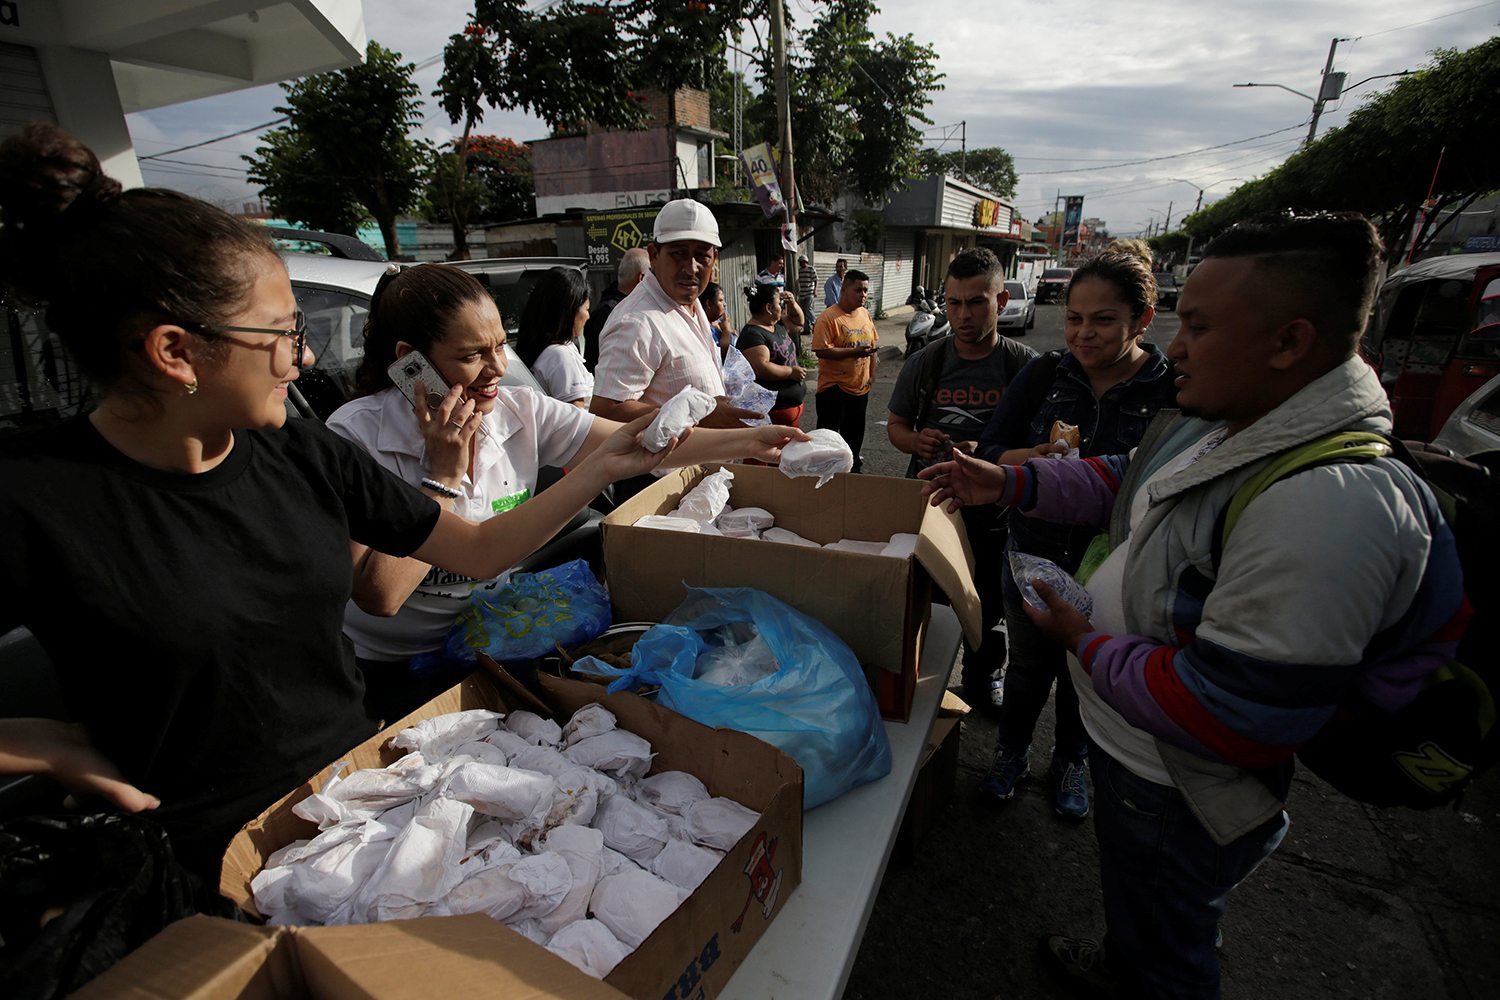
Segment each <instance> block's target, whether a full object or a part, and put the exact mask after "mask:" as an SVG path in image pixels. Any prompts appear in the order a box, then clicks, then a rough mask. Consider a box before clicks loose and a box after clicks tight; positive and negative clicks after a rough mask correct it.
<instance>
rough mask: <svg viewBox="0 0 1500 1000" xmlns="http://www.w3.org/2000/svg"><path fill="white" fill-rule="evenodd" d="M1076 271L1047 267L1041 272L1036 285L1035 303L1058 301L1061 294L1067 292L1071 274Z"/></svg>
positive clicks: (1073, 268) (1071, 268)
mask: <svg viewBox="0 0 1500 1000" xmlns="http://www.w3.org/2000/svg"><path fill="white" fill-rule="evenodd" d="M1076 270H1078V269H1077V268H1076V267H1049V268H1047V269H1046V270H1045V271H1043V272H1042V276H1041V278H1040V279H1039V280H1038V281H1037V283H1036V301H1037V302H1058V301H1060V300H1061V299H1062V296H1063V292H1065V291H1067V290H1068V282H1070V281H1072V280H1073V272H1074V271H1076Z"/></svg>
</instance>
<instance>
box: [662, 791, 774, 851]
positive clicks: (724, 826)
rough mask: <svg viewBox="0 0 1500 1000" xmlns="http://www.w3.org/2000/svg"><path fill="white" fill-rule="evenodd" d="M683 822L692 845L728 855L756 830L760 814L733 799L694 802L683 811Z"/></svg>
mask: <svg viewBox="0 0 1500 1000" xmlns="http://www.w3.org/2000/svg"><path fill="white" fill-rule="evenodd" d="M682 818H683V819H684V820H686V821H687V829H688V831H689V833H690V836H689V838H688V839H690V840H692V841H693V843H695V844H701V845H702V846H704V847H715V848H718V849H719V850H721V851H727V850H729V849H730V848H731V847H733V846H734V845H735V844H737V843H739V840H740V838H741V837H743V836H744V835H745V834H746V833H748V832H749V831H750V829H751V828H752V827H754V826H755V821H756V820H758V819H760V814H759V813H757V812H756V811H755V810H754V809H749V808H746V807H745V806H742V805H740V804H739V803H738V802H736V801H734V800H733V799H726V798H712V799H704V800H703V801H702V802H694V803H693V804H692V805H690V806H688V807H687V809H685V810H683V813H682ZM663 846H665V845H663Z"/></svg>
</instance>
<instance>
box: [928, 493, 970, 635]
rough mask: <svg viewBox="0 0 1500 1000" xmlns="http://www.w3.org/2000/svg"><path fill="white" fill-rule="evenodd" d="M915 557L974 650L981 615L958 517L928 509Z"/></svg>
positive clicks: (931, 508) (938, 510)
mask: <svg viewBox="0 0 1500 1000" xmlns="http://www.w3.org/2000/svg"><path fill="white" fill-rule="evenodd" d="M916 556H917V561H918V562H919V563H921V564H922V568H923V569H925V570H927V572H928V574H929V575H930V576H931V577H932V582H933V583H934V584H936V585H937V586H938V588H939V589H941V590H942V591H943V593H945V594H947V595H948V603H949V604H951V605H953V612H954V614H956V615H958V623H959V624H960V625H962V626H963V630H964V638H965V639H967V640H968V641H969V646H970V648H978V646H979V643H980V641H981V640H982V639H983V638H984V615H983V613H982V612H981V611H980V607H979V591H978V589H976V588H975V586H974V556H973V554H972V553H971V552H970V550H969V538H968V535H967V534H966V533H965V532H964V529H963V521H962V520H961V519H960V518H959V516H958V515H957V514H949V513H948V512H947V511H945V510H943V509H941V508H938V507H928V508H927V513H926V515H925V516H924V517H923V520H922V535H921V537H920V538H918V539H917V549H916Z"/></svg>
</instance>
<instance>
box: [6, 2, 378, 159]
mask: <svg viewBox="0 0 1500 1000" xmlns="http://www.w3.org/2000/svg"><path fill="white" fill-rule="evenodd" d="M364 53H365V19H364V8H363V6H362V4H361V0H283V2H279V3H266V2H264V0H260V2H257V0H0V139H3V138H4V137H6V136H10V135H14V134H15V133H16V132H19V131H20V130H21V128H22V127H24V126H25V125H26V124H27V123H28V122H32V121H39V120H40V121H51V122H56V123H57V124H59V125H61V126H62V127H63V128H65V129H67V130H68V131H69V132H71V133H73V134H74V135H76V136H77V137H78V138H80V139H82V140H83V141H84V142H86V143H87V144H88V145H89V147H90V148H92V149H93V150H94V152H95V153H97V154H98V155H99V159H100V160H101V161H102V162H103V164H104V171H105V173H107V174H109V175H110V176H111V177H114V178H116V179H118V180H119V181H120V182H121V183H123V184H125V186H126V187H133V186H135V187H138V186H140V184H141V171H140V166H139V164H138V163H137V162H136V154H135V149H134V147H133V146H132V144H131V140H130V132H129V130H128V129H127V128H126V125H125V115H127V114H129V113H130V112H133V111H149V110H150V109H152V108H159V107H163V106H165V105H169V104H178V103H181V102H183V101H192V100H196V99H198V98H200V97H211V96H213V95H215V94H226V93H229V92H231V91H235V90H243V89H246V88H249V87H259V86H261V85H263V84H267V83H278V82H280V81H282V80H290V79H294V78H296V77H300V76H306V75H308V74H310V73H321V72H324V71H326V70H333V69H342V68H344V67H346V66H352V65H354V64H355V63H357V62H359V61H360V60H361V59H363V58H364Z"/></svg>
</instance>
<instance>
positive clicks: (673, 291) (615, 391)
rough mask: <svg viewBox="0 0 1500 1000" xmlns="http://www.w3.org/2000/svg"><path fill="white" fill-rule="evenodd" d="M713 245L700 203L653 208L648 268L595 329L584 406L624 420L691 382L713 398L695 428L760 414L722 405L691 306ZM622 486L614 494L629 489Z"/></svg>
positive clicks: (715, 227)
mask: <svg viewBox="0 0 1500 1000" xmlns="http://www.w3.org/2000/svg"><path fill="white" fill-rule="evenodd" d="M718 248H719V224H718V222H717V221H716V220H715V219H714V216H713V213H712V212H710V211H709V210H708V208H707V207H706V206H704V205H701V204H699V203H698V202H696V201H693V200H692V199H690V198H681V199H678V200H677V201H669V202H667V204H666V205H665V206H663V207H662V210H661V211H660V212H659V213H657V216H656V225H655V227H654V236H653V240H652V243H651V245H650V246H648V247H647V248H646V253H647V254H648V255H649V257H650V259H651V272H650V273H649V274H647V275H646V277H645V278H644V279H643V280H642V281H641V283H640V284H639V285H637V286H636V287H635V290H634V291H632V292H631V293H630V294H629V295H627V296H626V297H625V301H623V302H621V303H620V304H619V305H617V306H615V311H614V314H613V315H612V316H610V318H609V322H608V323H607V324H606V325H605V327H604V330H603V332H602V333H601V334H600V347H599V366H598V368H596V369H595V371H594V398H593V401H592V402H591V403H590V404H589V409H590V411H592V412H593V413H596V414H598V415H599V416H601V417H606V418H608V419H610V420H619V421H622V422H629V421H631V420H634V419H635V418H636V417H639V416H641V415H642V414H644V413H646V412H648V411H650V410H651V409H653V408H655V407H658V406H660V405H662V404H663V403H665V402H666V401H667V400H669V399H671V398H672V397H673V396H675V395H677V393H678V392H680V391H681V390H682V389H683V387H685V386H689V385H691V386H694V387H696V388H698V389H701V390H702V391H704V392H706V393H708V394H709V395H710V396H715V397H717V398H718V400H719V405H718V407H717V408H716V409H715V410H714V411H713V412H711V413H710V414H709V415H708V416H706V417H704V418H703V419H702V420H700V421H698V423H699V425H700V426H703V427H742V426H744V425H743V424H742V423H741V420H742V419H745V418H754V417H758V416H760V414H758V413H754V412H752V411H750V410H741V409H739V408H738V407H734V406H730V405H729V399H728V396H727V395H726V392H725V389H724V370H723V367H722V365H723V363H722V361H721V360H720V357H719V348H718V346H717V341H716V340H715V339H714V336H713V332H712V330H711V329H710V328H709V325H708V317H707V316H706V315H704V313H703V307H702V306H701V305H699V304H698V296H699V295H700V294H702V292H703V288H704V286H705V285H707V284H708V283H709V281H710V280H712V278H713V271H714V263H715V262H716V261H717V260H718V252H719V249H718ZM622 486H625V484H623V483H622V484H617V486H616V493H617V498H618V495H619V494H620V493H621V492H624V493H626V495H628V494H629V492H631V491H630V490H628V489H626V490H624V491H622V490H621V489H620V487H622Z"/></svg>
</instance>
